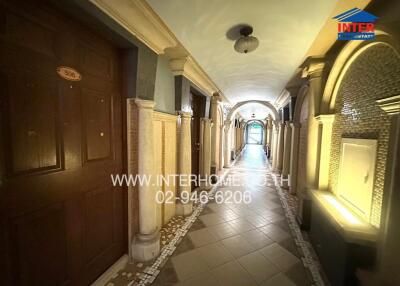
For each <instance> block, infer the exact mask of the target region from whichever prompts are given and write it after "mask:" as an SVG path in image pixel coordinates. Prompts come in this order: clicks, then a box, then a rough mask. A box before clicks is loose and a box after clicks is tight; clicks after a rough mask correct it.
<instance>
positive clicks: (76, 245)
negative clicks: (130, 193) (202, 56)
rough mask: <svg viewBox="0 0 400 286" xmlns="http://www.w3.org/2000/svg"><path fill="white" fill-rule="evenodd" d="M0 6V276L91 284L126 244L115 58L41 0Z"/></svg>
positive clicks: (22, 281)
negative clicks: (76, 77)
mask: <svg viewBox="0 0 400 286" xmlns="http://www.w3.org/2000/svg"><path fill="white" fill-rule="evenodd" d="M0 7H1V8H2V9H0V10H1V11H0V52H1V53H0V92H1V98H0V108H1V115H0V116H1V122H0V124H1V127H2V130H1V133H0V134H1V138H0V157H1V158H2V159H3V158H4V160H2V162H1V169H0V171H1V172H0V180H1V184H0V233H1V235H0V256H1V257H2V258H3V257H4V258H5V259H2V261H1V264H0V275H1V276H2V277H3V278H4V279H3V281H4V284H6V285H88V284H90V283H91V282H92V281H93V280H94V279H95V278H96V277H97V276H99V275H100V274H101V273H102V272H103V271H104V270H105V269H107V267H109V266H110V265H111V264H112V263H113V262H115V260H116V259H118V258H119V257H120V256H121V255H122V254H123V253H124V252H126V245H127V244H126V239H127V238H126V236H127V233H126V232H124V229H126V223H127V219H126V217H125V216H124V214H125V209H126V193H125V192H126V190H125V189H122V188H114V187H113V186H112V185H111V179H110V174H115V173H121V172H122V170H123V169H124V166H123V161H124V160H125V157H124V155H123V152H122V146H123V142H122V118H123V115H122V98H121V80H120V77H121V72H120V67H121V63H120V56H119V51H118V49H116V48H115V47H114V46H113V45H112V44H111V43H109V42H107V41H106V40H104V39H102V38H101V37H99V36H98V35H96V34H95V33H93V32H92V31H90V30H89V29H87V28H85V27H84V26H82V25H80V24H79V23H78V22H76V21H74V20H73V19H70V18H67V17H64V16H63V15H62V14H61V13H59V12H58V11H56V10H54V9H53V8H52V7H51V6H48V4H47V3H46V2H45V1H29V0H26V1H24V0H21V1H20V0H17V1H1V0H0ZM3 8H4V9H3ZM58 66H69V67H72V68H74V69H76V70H77V71H78V72H79V73H80V74H81V76H82V80H81V81H79V82H71V81H67V80H65V79H62V78H61V77H59V76H58V74H57V73H56V69H57V67H58ZM44 269H45V271H44Z"/></svg>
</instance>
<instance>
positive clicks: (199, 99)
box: [191, 93, 205, 189]
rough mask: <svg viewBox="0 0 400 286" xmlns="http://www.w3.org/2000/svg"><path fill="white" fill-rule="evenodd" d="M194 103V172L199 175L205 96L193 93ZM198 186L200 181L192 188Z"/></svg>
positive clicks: (192, 100)
mask: <svg viewBox="0 0 400 286" xmlns="http://www.w3.org/2000/svg"><path fill="white" fill-rule="evenodd" d="M191 104H192V111H193V115H192V126H191V131H192V174H194V175H196V178H198V177H199V173H200V123H201V118H202V117H203V116H204V108H205V106H204V105H205V98H204V97H203V96H201V95H197V94H194V93H191ZM196 186H198V182H196V183H195V184H192V189H194V188H195V187H196Z"/></svg>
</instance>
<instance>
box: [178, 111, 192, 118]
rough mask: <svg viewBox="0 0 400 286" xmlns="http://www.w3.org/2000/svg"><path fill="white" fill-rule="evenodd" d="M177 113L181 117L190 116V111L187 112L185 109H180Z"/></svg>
mask: <svg viewBox="0 0 400 286" xmlns="http://www.w3.org/2000/svg"><path fill="white" fill-rule="evenodd" d="M178 114H179V116H180V117H181V118H191V117H192V113H191V112H187V111H180V112H178Z"/></svg>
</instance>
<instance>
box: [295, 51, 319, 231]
mask: <svg viewBox="0 0 400 286" xmlns="http://www.w3.org/2000/svg"><path fill="white" fill-rule="evenodd" d="M324 68H325V63H324V59H321V58H309V59H308V60H307V63H306V67H305V68H304V69H303V77H308V81H309V88H308V91H307V92H308V95H306V96H308V98H309V100H308V120H307V157H306V182H307V187H306V189H305V190H297V195H298V197H299V204H298V216H297V220H298V222H299V224H300V226H301V227H302V228H303V229H308V228H309V227H310V222H311V201H310V198H309V193H308V192H309V191H310V190H313V189H316V188H318V177H319V171H318V170H319V163H320V162H319V157H318V156H319V154H320V147H321V142H320V141H319V139H320V134H319V133H320V130H319V122H318V120H317V119H315V116H316V115H317V114H319V109H320V102H321V98H322V93H323V84H324V82H325V79H324V78H323V75H324Z"/></svg>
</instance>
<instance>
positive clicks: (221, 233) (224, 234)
mask: <svg viewBox="0 0 400 286" xmlns="http://www.w3.org/2000/svg"><path fill="white" fill-rule="evenodd" d="M207 229H208V230H209V232H211V233H212V234H213V235H214V236H215V237H217V238H218V240H221V239H225V238H228V237H231V236H235V235H236V234H237V233H238V231H237V230H235V229H234V228H233V227H232V226H231V225H230V224H228V223H221V224H217V225H214V226H210V227H208V228H207Z"/></svg>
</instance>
